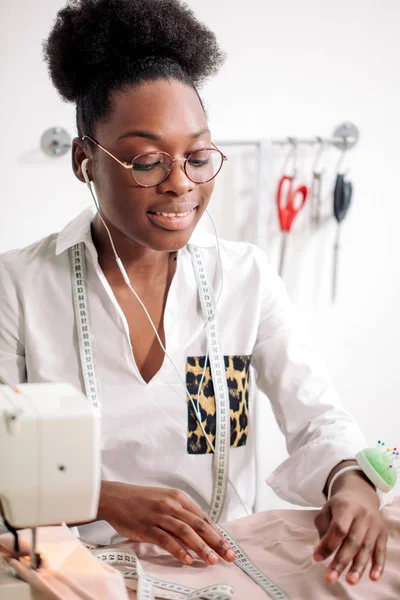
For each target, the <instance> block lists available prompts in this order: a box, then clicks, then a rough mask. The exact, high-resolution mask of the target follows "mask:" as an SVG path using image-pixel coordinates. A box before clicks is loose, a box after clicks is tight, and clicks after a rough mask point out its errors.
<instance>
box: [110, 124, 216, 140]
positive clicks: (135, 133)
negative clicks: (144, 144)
mask: <svg viewBox="0 0 400 600" xmlns="http://www.w3.org/2000/svg"><path fill="white" fill-rule="evenodd" d="M205 133H210V130H209V129H208V128H207V127H205V128H204V129H200V131H196V133H191V134H190V135H189V136H188V137H189V138H190V139H193V140H196V139H197V138H199V137H201V136H202V135H204V134H205ZM130 137H141V138H145V139H147V140H153V141H156V142H158V141H160V140H161V139H162V138H161V136H159V135H157V134H155V133H150V132H149V131H127V132H126V133H123V134H122V135H121V136H120V137H119V138H118V139H117V142H118V141H119V140H124V139H126V138H130Z"/></svg>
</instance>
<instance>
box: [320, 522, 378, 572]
mask: <svg viewBox="0 0 400 600" xmlns="http://www.w3.org/2000/svg"><path fill="white" fill-rule="evenodd" d="M369 523H370V521H369V519H367V518H365V516H362V517H358V518H356V519H355V520H354V521H353V523H352V525H351V527H350V530H349V532H348V534H347V535H346V536H345V538H344V540H343V542H342V544H341V546H340V548H339V550H338V551H337V552H336V555H335V558H334V559H333V560H332V562H331V564H330V565H329V567H328V569H327V572H326V580H327V582H328V583H336V581H337V580H338V579H339V577H340V575H341V574H342V573H343V571H344V570H345V569H346V568H347V566H348V565H349V564H350V563H351V562H352V561H353V559H354V558H355V557H356V556H358V555H359V554H360V553H361V555H360V569H361V568H362V567H364V562H363V561H365V560H366V561H367V562H368V560H369V558H370V554H371V552H372V548H373V540H370V541H369V542H368V544H366V543H365V542H366V536H367V532H368V526H369ZM371 542H372V543H371ZM363 544H364V546H363ZM368 546H369V548H370V550H369V553H368V552H367V547H368ZM362 548H363V551H362V552H361V549H362Z"/></svg>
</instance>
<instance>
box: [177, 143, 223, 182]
mask: <svg viewBox="0 0 400 600" xmlns="http://www.w3.org/2000/svg"><path fill="white" fill-rule="evenodd" d="M222 160H223V159H222V156H221V153H220V152H218V150H198V151H197V152H193V153H192V154H190V155H189V156H188V160H187V162H186V173H187V175H188V177H189V178H190V179H191V180H192V181H194V182H195V183H206V182H207V181H210V179H212V178H213V177H215V176H216V174H217V173H218V171H219V170H220V168H221V166H222Z"/></svg>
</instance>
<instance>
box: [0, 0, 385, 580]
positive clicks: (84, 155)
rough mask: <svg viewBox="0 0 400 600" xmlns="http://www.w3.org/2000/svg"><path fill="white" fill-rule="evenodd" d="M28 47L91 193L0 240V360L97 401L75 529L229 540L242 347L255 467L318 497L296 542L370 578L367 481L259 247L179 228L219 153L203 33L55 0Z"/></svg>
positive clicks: (186, 21) (151, 7) (148, 7)
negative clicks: (256, 431)
mask: <svg viewBox="0 0 400 600" xmlns="http://www.w3.org/2000/svg"><path fill="white" fill-rule="evenodd" d="M45 57H46V60H47V63H48V66H49V70H50V75H51V78H52V81H53V83H54V85H55V87H56V88H57V90H58V91H59V93H60V94H61V96H62V97H63V99H64V100H67V101H71V102H74V103H76V107H77V128H78V137H77V138H76V139H75V140H74V142H73V149H72V159H73V170H74V173H75V176H76V177H77V178H78V179H79V180H80V181H82V182H83V183H86V185H87V186H88V188H89V190H88V191H90V192H91V193H92V194H93V198H94V200H95V202H96V203H98V206H97V208H98V212H97V213H96V211H95V210H94V209H93V210H86V211H85V212H84V213H82V214H81V215H80V216H79V217H78V218H77V219H76V220H75V221H73V222H72V223H70V224H69V225H67V227H66V228H65V229H64V230H63V231H62V232H61V233H59V234H55V235H51V236H49V237H47V238H45V239H44V240H41V241H40V242H38V243H37V244H34V245H33V246H30V247H29V248H25V249H23V250H18V251H14V252H9V253H7V254H5V255H3V256H1V257H0V277H1V280H0V285H1V289H2V293H1V299H0V376H2V377H4V378H5V379H6V380H7V381H10V382H16V381H19V382H22V381H29V382H40V381H68V382H70V383H72V384H73V385H75V386H76V387H78V388H81V389H83V390H84V391H86V392H87V394H88V396H89V398H90V399H91V401H92V402H93V404H94V406H95V407H97V406H100V407H101V408H100V410H101V425H102V479H103V483H102V489H101V498H100V504H99V511H98V521H97V522H95V523H91V524H87V525H84V526H82V527H81V528H80V533H81V535H82V536H83V537H85V538H86V539H89V540H91V541H92V542H97V543H104V544H106V543H110V542H113V541H116V539H117V538H118V536H124V537H128V538H131V539H133V540H137V541H146V542H153V543H155V544H158V545H159V546H162V547H163V548H165V549H166V550H168V551H169V552H170V553H171V554H173V555H174V556H176V557H177V558H178V559H179V560H181V561H182V562H186V563H188V564H190V563H191V562H192V557H191V555H190V553H189V552H188V550H191V551H195V552H196V553H197V554H198V555H199V556H200V557H201V558H203V560H204V561H206V562H207V563H208V564H214V563H215V562H217V560H218V556H220V557H222V558H224V559H225V560H227V561H232V560H234V558H235V555H234V552H233V551H232V549H231V548H230V547H229V545H228V544H227V543H226V542H224V540H222V539H221V537H220V535H219V533H218V532H217V531H216V529H215V527H214V525H213V522H212V518H213V519H214V520H216V519H218V518H221V519H222V520H225V521H226V520H230V519H235V518H239V517H241V516H244V515H246V514H248V513H250V512H251V509H252V506H253V504H254V497H255V467H254V439H253V431H252V425H253V423H252V414H251V406H250V407H249V403H248V396H249V394H248V393H249V379H250V378H249V374H250V362H251V367H252V374H251V375H252V383H253V384H255V385H257V386H258V387H259V388H260V389H261V390H263V391H264V392H265V393H266V394H267V395H268V397H269V399H270V401H271V403H272V407H273V410H274V413H275V416H276V418H277V421H278V423H279V425H280V427H281V429H282V431H283V433H284V435H285V437H286V441H287V447H288V451H289V458H288V459H287V460H286V461H285V462H284V463H283V464H282V465H281V466H280V467H279V468H278V469H277V470H276V471H275V473H274V474H273V475H272V476H271V477H270V478H269V483H270V485H272V487H273V489H274V490H275V491H276V492H277V493H278V494H279V495H280V496H281V497H282V498H285V499H286V500H289V501H291V502H294V503H296V504H303V505H309V506H323V508H322V510H321V512H320V513H319V515H318V518H317V520H316V527H317V529H318V532H319V534H320V536H321V538H322V539H321V541H320V544H319V545H318V547H317V548H316V550H315V555H314V558H315V559H316V560H322V559H324V558H327V557H328V556H330V555H334V556H333V560H332V562H331V565H330V566H329V568H328V571H327V580H328V581H329V582H331V583H334V582H335V581H336V580H337V578H338V577H339V576H340V574H341V572H342V571H343V570H344V569H345V568H346V567H347V566H348V565H350V567H351V568H350V572H349V574H348V576H347V578H348V581H349V582H350V583H357V581H358V580H359V578H360V577H361V576H362V574H363V572H364V570H365V568H366V567H367V565H368V564H369V563H370V562H371V571H370V576H371V578H372V579H373V580H378V579H379V578H380V576H381V574H382V572H383V566H384V558H385V548H386V537H387V536H386V532H385V530H384V526H383V524H382V520H381V517H380V515H379V510H378V509H379V500H378V496H377V494H376V492H375V490H374V489H373V487H372V486H371V484H370V483H369V482H368V481H367V479H366V478H365V476H364V475H363V474H362V473H360V472H359V471H355V470H343V467H348V466H349V465H350V466H352V465H353V464H354V456H355V453H356V452H357V451H358V450H359V449H360V448H361V447H363V446H365V440H364V438H363V436H362V434H361V433H360V431H359V430H358V428H357V426H356V424H355V423H354V420H353V419H352V417H351V416H350V415H349V414H348V413H347V412H345V411H344V410H343V409H342V408H341V406H340V403H339V401H338V399H337V397H336V395H335V393H334V391H333V390H332V388H331V384H330V382H329V379H328V378H327V376H326V374H325V372H324V369H323V368H322V367H321V366H320V365H319V363H318V362H317V361H316V359H315V358H314V357H313V356H312V355H311V353H310V352H309V351H308V349H307V347H306V346H305V345H304V344H303V343H302V341H301V339H300V337H299V335H298V333H297V331H296V326H295V323H294V322H293V316H292V308H291V306H290V303H289V301H288V299H287V296H286V293H285V291H284V289H283V285H282V283H281V281H280V280H279V279H278V277H277V276H276V275H275V274H274V273H273V272H272V271H271V270H270V268H269V267H268V265H267V261H266V259H265V257H264V255H263V254H262V252H261V251H259V250H258V249H257V248H255V247H253V246H251V245H248V244H242V243H231V242H229V243H228V242H223V241H221V242H220V244H218V240H217V238H215V236H210V235H208V234H205V233H202V232H201V230H200V229H199V228H197V224H198V222H199V220H200V218H201V217H202V215H203V214H204V212H205V211H206V208H207V205H208V203H209V201H210V198H211V195H212V191H213V186H214V181H215V177H216V176H217V175H218V172H219V170H220V169H221V167H222V166H223V162H224V159H225V157H224V156H223V155H222V153H221V152H220V151H219V150H218V148H216V147H215V145H214V144H213V141H212V137H211V133H210V131H209V129H208V126H207V118H206V115H205V111H204V107H203V105H202V102H201V99H200V97H199V94H198V91H197V88H198V86H199V85H200V84H201V83H202V82H203V81H204V79H205V78H206V77H207V76H209V75H211V74H213V73H215V72H216V71H217V70H218V67H219V66H220V65H221V64H222V62H223V54H222V52H221V51H220V49H219V47H218V45H217V43H216V40H215V37H214V35H213V34H212V32H210V31H209V30H208V29H207V28H206V27H205V26H204V25H202V24H201V23H199V22H198V21H197V20H196V18H195V17H194V15H193V14H192V12H191V11H190V10H189V9H188V8H187V7H186V6H185V5H183V4H181V3H180V2H179V1H178V0H136V1H135V0H71V1H70V2H69V3H68V5H67V6H66V8H65V9H63V10H61V11H60V12H59V14H58V17H57V20H56V23H55V25H54V28H53V30H52V32H51V34H50V36H49V38H48V40H47V42H46V44H45ZM189 242H190V243H189ZM220 265H222V271H221V269H220ZM205 274H206V275H205ZM206 276H207V277H208V280H209V282H208V283H207V282H206V283H204V281H205V279H204V277H206ZM202 278H203V279H202ZM213 304H214V305H215V304H216V305H217V308H216V314H217V316H216V317H215V316H214V315H215V313H214V312H212V314H210V312H208V313H207V310H208V311H210V310H211V311H213ZM207 307H208V308H207ZM214 308H215V307H214ZM203 309H204V314H203ZM206 322H207V327H206ZM153 324H154V326H153ZM216 327H217V329H215V328H216ZM219 344H220V345H221V348H220V350H221V352H218V345H219ZM164 346H166V349H167V351H168V357H166V356H165V353H164V348H163V347H164ZM221 353H222V355H223V358H222V361H223V362H224V363H225V372H224V373H223V374H222V375H221V364H219V366H218V361H220V363H221V360H220V359H221ZM206 357H208V358H206ZM210 362H211V366H212V367H213V368H212V372H211V369H210ZM216 365H217V366H216ZM222 371H224V369H223V365H222ZM211 375H212V377H211ZM213 384H214V385H213ZM185 386H186V387H187V389H186V390H185ZM226 386H227V388H228V390H227V389H226ZM214 390H216V392H217V395H216V396H215V392H214ZM228 395H229V402H230V411H228V413H227V412H226V411H225V413H224V410H223V401H224V398H225V400H226V399H227V396H228ZM219 403H221V406H222V408H221V409H218V406H219ZM218 410H220V412H219V413H218V418H216V412H217V411H218ZM224 414H225V417H224ZM229 417H230V419H229ZM224 418H225V421H224ZM226 419H228V421H227V420H226ZM229 420H230V426H229ZM226 424H227V425H228V430H229V431H228V433H227V435H228V437H227V438H226V439H227V442H228V444H229V442H230V450H229V453H228V454H229V456H228V454H226V453H225V454H224V452H225V450H224V443H223V441H222V442H221V440H224V439H225V438H224V431H225V432H226ZM266 431H267V424H266ZM229 434H230V435H229ZM225 449H226V448H225ZM214 450H215V451H216V454H217V458H216V462H215V463H214V462H213V451H214ZM228 459H229V467H228V466H227V465H228ZM213 467H214V470H216V473H214V472H213ZM339 473H340V476H339ZM333 478H334V479H333ZM331 483H333V485H330V484H331ZM330 487H331V488H332V490H331V492H332V493H331V496H330V499H329V500H328V501H326V495H327V492H328V490H329V488H330ZM208 511H210V513H211V516H212V518H210V516H209V515H208V514H207V512H208Z"/></svg>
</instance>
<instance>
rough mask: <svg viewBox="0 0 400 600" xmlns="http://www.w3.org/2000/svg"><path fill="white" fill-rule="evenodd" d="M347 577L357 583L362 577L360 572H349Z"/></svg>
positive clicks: (351, 581)
mask: <svg viewBox="0 0 400 600" xmlns="http://www.w3.org/2000/svg"><path fill="white" fill-rule="evenodd" d="M347 579H348V580H349V581H350V583H357V582H358V580H359V579H360V574H359V573H349V575H348V578H347Z"/></svg>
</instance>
